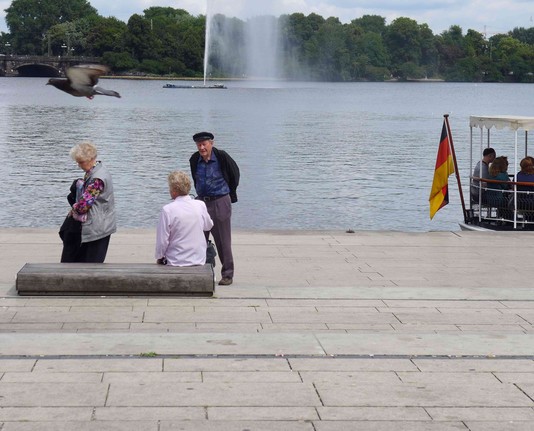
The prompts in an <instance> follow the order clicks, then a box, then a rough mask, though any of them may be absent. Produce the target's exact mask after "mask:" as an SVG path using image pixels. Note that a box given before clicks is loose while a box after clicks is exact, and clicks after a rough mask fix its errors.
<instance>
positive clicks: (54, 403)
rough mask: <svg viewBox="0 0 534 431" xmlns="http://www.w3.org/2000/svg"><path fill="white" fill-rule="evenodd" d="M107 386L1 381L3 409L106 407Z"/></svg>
mask: <svg viewBox="0 0 534 431" xmlns="http://www.w3.org/2000/svg"><path fill="white" fill-rule="evenodd" d="M107 392H108V385H106V384H102V383H63V382H55V383H9V382H0V393H1V394H2V397H1V398H0V406H2V407H4V406H6V407H84V406H103V405H104V403H105V402H106V396H107Z"/></svg>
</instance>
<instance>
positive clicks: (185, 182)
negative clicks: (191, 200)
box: [167, 171, 191, 196]
mask: <svg viewBox="0 0 534 431" xmlns="http://www.w3.org/2000/svg"><path fill="white" fill-rule="evenodd" d="M167 179H168V181H169V189H170V190H171V191H173V192H176V193H177V194H178V196H187V195H188V194H189V192H190V191H191V180H190V179H189V176H188V175H187V174H186V173H185V172H182V171H173V172H171V173H170V174H169V176H168V177H167Z"/></svg>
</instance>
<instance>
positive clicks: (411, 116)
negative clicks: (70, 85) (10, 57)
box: [0, 78, 534, 231]
mask: <svg viewBox="0 0 534 431" xmlns="http://www.w3.org/2000/svg"><path fill="white" fill-rule="evenodd" d="M45 82H46V79H44V78H43V79H38V78H35V79H33V78H0V156H1V157H2V164H1V166H0V178H1V180H2V185H3V193H1V194H0V226H3V227H11V226H14V227H30V226H31V227H57V226H59V225H60V224H61V221H62V219H63V217H64V215H65V214H66V213H67V211H68V204H67V201H66V195H67V193H68V188H69V186H70V183H71V182H72V180H73V179H74V178H76V177H78V176H81V174H82V171H80V170H79V169H78V168H77V166H76V165H75V164H74V162H73V161H72V160H70V158H69V155H68V153H69V149H70V148H71V147H72V146H73V145H74V144H76V143H78V142H80V141H82V140H92V141H94V142H95V143H96V144H97V146H98V148H99V158H100V159H101V160H102V161H103V162H104V163H105V164H106V165H107V167H108V168H109V169H110V170H111V172H112V174H113V178H114V186H115V193H116V200H117V208H118V214H119V226H120V227H154V225H155V223H156V219H157V215H158V213H159V210H160V208H161V206H162V205H164V204H165V203H167V202H168V201H169V197H168V192H167V185H166V175H167V174H168V172H170V171H171V170H174V169H181V170H185V171H186V172H189V165H188V159H189V156H190V155H191V153H192V152H193V151H195V145H194V143H193V142H192V139H191V136H192V135H193V133H195V132H197V131H200V130H211V131H213V132H214V133H215V136H216V145H217V146H218V147H220V148H222V149H225V150H227V151H228V152H229V153H230V154H231V155H232V156H233V157H234V158H235V159H236V161H237V162H238V164H239V166H240V168H241V173H242V180H241V185H240V187H239V189H238V195H239V202H238V203H237V204H236V205H234V207H233V208H234V217H233V222H234V226H235V227H237V228H245V229H252V228H258V229H349V228H350V229H354V230H403V231H427V230H457V229H458V226H457V221H458V220H459V219H460V217H461V209H460V204H459V199H458V193H457V189H456V186H455V180H454V179H453V178H452V177H451V183H452V190H451V191H450V195H451V204H450V205H449V206H448V207H445V208H444V209H442V210H441V211H440V212H438V214H437V215H436V217H435V219H434V220H433V221H432V222H431V221H430V220H429V217H428V194H429V191H430V186H431V182H432V176H433V171H434V165H435V158H436V152H437V146H438V141H439V137H440V133H441V126H442V121H443V117H442V115H443V114H445V113H450V115H451V116H450V121H451V127H452V132H453V137H454V139H455V143H456V151H457V155H458V158H459V163H460V171H461V173H462V178H463V180H464V181H465V179H464V178H465V177H466V176H467V175H468V174H469V168H468V160H467V158H466V153H467V151H466V150H467V148H466V142H467V138H468V133H469V128H468V117H469V115H477V114H478V115H491V114H493V115H495V114H516V115H534V113H533V112H532V110H531V100H532V98H533V95H534V94H533V93H534V86H528V85H497V84H486V85H476V84H445V83H434V84H431V83H421V84H414V83H406V84H401V83H354V84H314V83H305V84H304V83H295V84H280V85H278V84H276V85H275V84H273V83H270V84H269V85H268V86H263V87H262V85H261V84H260V85H256V84H253V83H246V84H244V83H229V84H228V89H227V90H193V89H191V90H180V89H163V88H162V86H163V84H164V83H165V81H128V80H110V81H106V85H105V87H106V88H113V89H115V90H117V91H119V92H120V93H121V94H122V95H123V98H122V99H115V98H106V97H103V96H102V97H98V96H97V97H95V99H94V100H92V101H89V100H87V99H85V98H84V99H81V98H74V97H71V96H69V95H66V94H64V93H61V92H59V91H57V90H56V89H53V88H51V87H47V86H45V85H44V84H45ZM503 139H504V138H503ZM464 189H467V187H465V186H464Z"/></svg>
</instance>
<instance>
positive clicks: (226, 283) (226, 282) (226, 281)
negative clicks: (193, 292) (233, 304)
mask: <svg viewBox="0 0 534 431" xmlns="http://www.w3.org/2000/svg"><path fill="white" fill-rule="evenodd" d="M232 281H233V280H232V279H231V278H229V277H223V278H221V281H219V286H230V285H231V284H232Z"/></svg>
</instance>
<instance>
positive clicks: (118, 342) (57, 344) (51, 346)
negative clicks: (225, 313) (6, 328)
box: [0, 333, 325, 356]
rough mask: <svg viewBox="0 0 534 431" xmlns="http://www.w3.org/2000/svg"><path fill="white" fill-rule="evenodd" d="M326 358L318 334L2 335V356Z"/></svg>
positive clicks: (0, 343) (0, 346)
mask: <svg viewBox="0 0 534 431" xmlns="http://www.w3.org/2000/svg"><path fill="white" fill-rule="evenodd" d="M151 352H155V353H157V354H160V355H206V354H210V355H239V354H244V355H273V356H274V355H290V354H294V355H299V354H309V355H324V354H325V352H324V350H323V348H322V347H321V345H320V343H319V341H318V340H317V338H316V336H315V334H310V335H307V334H298V333H291V334H285V335H284V336H283V337H280V336H279V335H278V334H242V333H225V334H218V333H212V334H209V333H198V334H195V335H194V336H190V335H189V334H174V333H173V334H160V333H157V334H140V333H134V334H130V333H127V334H122V333H115V334H113V333H109V334H102V333H100V334H71V333H63V334H60V333H48V334H38V335H37V334H26V333H21V334H0V356H6V355H7V356H13V355H18V356H32V355H48V356H49V355H141V354H148V353H151Z"/></svg>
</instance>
